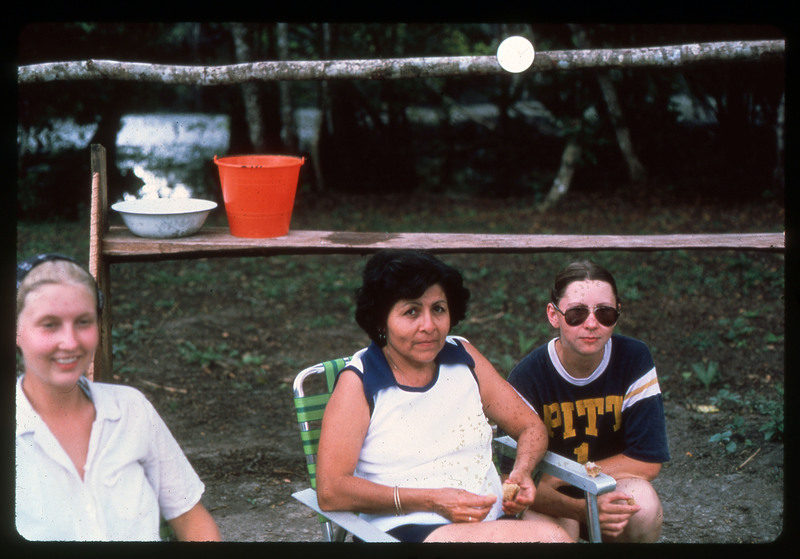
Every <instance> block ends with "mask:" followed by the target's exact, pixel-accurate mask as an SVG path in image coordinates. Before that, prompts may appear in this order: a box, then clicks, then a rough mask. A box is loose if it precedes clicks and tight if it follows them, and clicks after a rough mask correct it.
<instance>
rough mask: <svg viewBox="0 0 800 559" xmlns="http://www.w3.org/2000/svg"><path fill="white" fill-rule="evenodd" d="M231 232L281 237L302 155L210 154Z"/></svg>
mask: <svg viewBox="0 0 800 559" xmlns="http://www.w3.org/2000/svg"><path fill="white" fill-rule="evenodd" d="M214 163H216V164H217V167H218V168H219V178H220V183H221V184H222V199H223V200H224V202H225V213H226V214H227V216H228V226H229V227H230V229H231V235H234V236H235V237H248V238H256V239H261V238H266V237H282V236H283V235H287V234H288V233H289V223H290V222H291V220H292V209H293V207H294V196H295V193H296V192H297V180H298V177H299V175H300V167H301V166H302V165H303V163H305V158H304V157H290V156H288V155H241V156H235V157H220V158H219V159H217V156H216V155H215V156H214Z"/></svg>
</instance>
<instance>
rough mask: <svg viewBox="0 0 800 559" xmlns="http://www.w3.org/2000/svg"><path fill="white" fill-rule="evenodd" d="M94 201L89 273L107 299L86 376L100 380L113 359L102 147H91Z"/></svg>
mask: <svg viewBox="0 0 800 559" xmlns="http://www.w3.org/2000/svg"><path fill="white" fill-rule="evenodd" d="M91 169H92V200H91V219H90V224H89V229H90V231H89V272H91V274H92V275H93V276H94V279H95V281H97V285H98V287H99V288H100V293H101V296H102V297H103V308H102V310H101V311H100V344H99V346H98V348H97V352H96V353H95V356H94V363H93V364H92V365H91V366H90V367H89V371H88V372H87V373H86V376H88V377H89V379H91V380H95V381H98V380H100V377H101V376H102V375H110V374H111V367H112V359H111V349H112V346H111V289H110V284H109V265H108V262H107V261H106V259H105V258H104V257H103V237H104V236H105V234H106V233H107V232H108V218H107V212H108V195H107V192H108V184H107V180H108V172H107V169H106V150H105V148H104V147H103V146H102V145H100V144H92V146H91Z"/></svg>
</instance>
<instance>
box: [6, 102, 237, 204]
mask: <svg viewBox="0 0 800 559" xmlns="http://www.w3.org/2000/svg"><path fill="white" fill-rule="evenodd" d="M96 130H97V125H91V124H90V125H78V124H76V123H75V122H74V121H73V120H70V119H60V120H54V121H53V122H51V123H50V126H49V127H47V128H45V129H37V130H22V129H18V131H17V143H18V149H19V151H20V154H25V153H30V154H35V153H48V152H49V153H55V152H58V151H61V150H65V149H77V150H80V149H88V147H89V142H90V141H91V139H92V137H93V135H94V133H95V131H96ZM229 144H230V119H229V117H228V116H227V115H218V114H181V113H175V114H136V115H127V116H124V117H123V118H122V126H121V128H120V131H119V134H118V135H117V165H118V167H119V169H120V170H121V171H123V172H124V171H130V172H133V173H134V174H135V175H136V176H137V177H139V178H140V179H142V181H144V183H145V185H144V186H143V187H142V188H141V189H140V190H139V191H138V192H128V193H126V194H125V196H124V197H125V199H127V198H143V197H162V198H167V197H192V196H194V197H200V198H202V197H208V196H211V194H210V192H209V190H210V188H209V186H208V185H209V183H210V181H218V180H219V177H218V175H217V176H209V175H210V173H209V162H211V161H213V160H214V156H215V155H218V156H220V157H222V156H224V155H226V153H227V151H228V146H229ZM116 201H117V200H109V202H110V203H114V202H116Z"/></svg>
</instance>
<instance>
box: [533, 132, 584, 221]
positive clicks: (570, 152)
mask: <svg viewBox="0 0 800 559" xmlns="http://www.w3.org/2000/svg"><path fill="white" fill-rule="evenodd" d="M580 156H581V146H580V144H579V143H578V137H577V136H576V135H573V136H572V137H571V138H570V140H569V141H568V142H567V146H566V147H565V148H564V153H563V154H562V155H561V166H560V167H559V169H558V173H556V178H555V179H554V180H553V185H552V186H551V187H550V191H549V192H548V193H547V196H545V199H544V201H543V202H542V203H541V204H540V205H539V208H538V209H539V211H540V212H544V211H546V210H549V209H550V208H552V207H553V206H555V205H556V203H558V201H559V200H560V199H561V198H563V197H564V195H565V194H566V193H567V191H568V190H569V186H570V183H572V176H573V175H574V174H575V168H576V167H577V166H578V159H580Z"/></svg>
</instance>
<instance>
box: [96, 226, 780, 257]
mask: <svg viewBox="0 0 800 559" xmlns="http://www.w3.org/2000/svg"><path fill="white" fill-rule="evenodd" d="M102 244H103V246H102V251H103V255H104V256H105V258H106V259H107V260H109V261H110V262H113V261H118V262H119V261H131V260H169V259H183V258H198V257H223V256H224V257H229V256H271V255H279V254H365V253H370V252H375V251H378V250H381V249H387V248H414V249H420V250H429V251H431V252H437V253H476V252H492V253H533V252H554V251H558V252H565V251H582V250H585V251H592V250H628V251H655V250H725V249H731V250H752V251H766V252H784V251H785V235H784V233H734V234H718V233H703V234H691V235H518V234H483V233H375V232H373V233H370V232H349V231H305V230H292V231H290V232H289V234H288V235H286V236H284V237H276V238H270V239H246V238H241V237H234V236H232V235H231V234H230V232H229V229H228V228H226V227H206V228H204V229H202V230H201V231H200V233H198V234H196V235H192V236H190V237H183V238H178V239H163V240H161V239H145V238H141V237H136V236H134V235H132V234H131V233H130V232H129V231H128V230H127V229H126V228H125V227H121V226H115V227H111V229H110V230H109V232H108V234H106V235H105V236H104V238H103V241H102Z"/></svg>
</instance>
